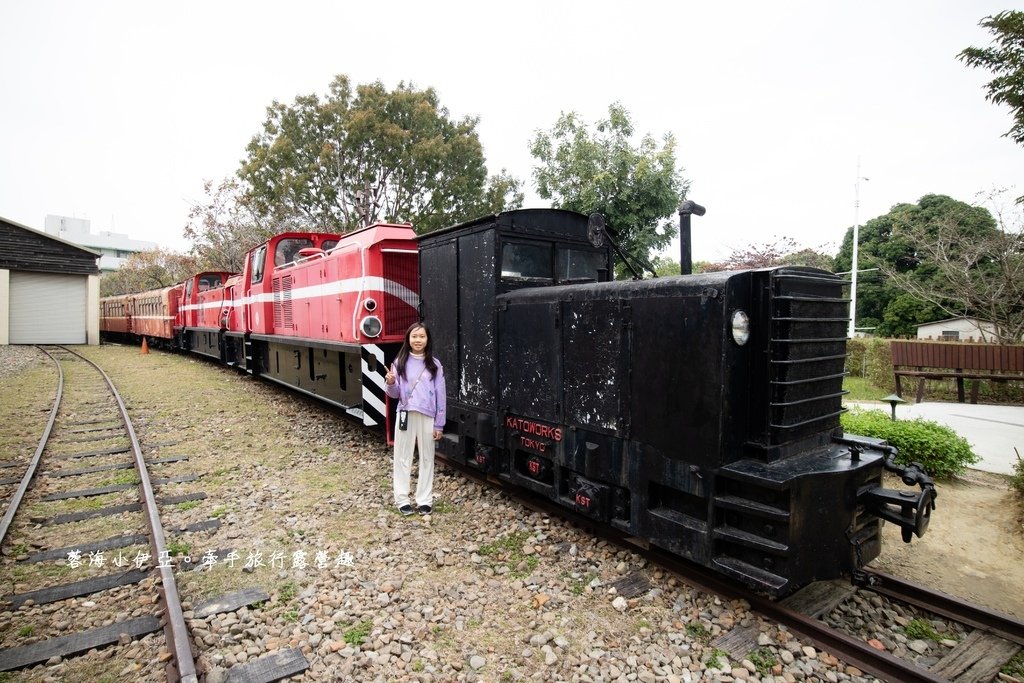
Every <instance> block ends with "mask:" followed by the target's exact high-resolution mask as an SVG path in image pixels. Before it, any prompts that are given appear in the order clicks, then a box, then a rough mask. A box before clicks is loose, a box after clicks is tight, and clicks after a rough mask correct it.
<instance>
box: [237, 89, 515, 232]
mask: <svg viewBox="0 0 1024 683" xmlns="http://www.w3.org/2000/svg"><path fill="white" fill-rule="evenodd" d="M476 126H477V119H475V118H471V117H465V118H463V119H461V120H453V119H452V118H451V117H450V116H449V114H448V110H447V109H446V108H444V107H442V106H441V104H440V102H439V99H438V96H437V93H436V92H435V91H434V90H433V89H432V88H427V89H426V90H419V89H417V88H415V87H414V86H413V85H412V84H409V85H406V84H405V83H399V85H398V87H397V88H395V89H394V90H390V91H389V90H387V89H386V88H385V87H384V85H383V84H382V83H380V82H379V81H378V82H375V83H370V84H366V85H359V86H356V87H355V88H354V89H353V87H352V85H351V83H350V82H349V79H348V77H346V76H344V75H339V76H337V77H335V79H334V81H333V82H332V83H331V85H330V88H329V90H328V93H327V95H326V97H325V98H323V99H321V98H320V97H319V96H317V95H316V94H311V95H304V96H300V97H297V98H296V99H295V102H294V104H292V105H285V104H282V103H280V102H277V101H275V102H273V104H271V105H270V107H268V108H267V119H266V121H265V122H264V124H263V130H262V131H261V132H260V133H259V134H258V135H256V136H254V137H253V138H252V141H251V142H250V143H249V145H248V147H247V152H248V157H247V158H246V159H245V160H244V161H243V163H242V166H241V169H240V170H239V173H238V175H239V177H240V178H241V179H242V180H243V181H244V182H245V183H246V195H247V197H248V199H249V201H250V205H251V206H252V208H253V209H254V210H255V211H257V212H258V213H259V214H261V215H263V216H277V217H278V218H280V217H289V218H291V219H293V220H296V221H299V222H301V223H303V224H306V225H308V226H309V227H310V228H312V229H320V230H325V231H338V232H347V231H349V230H353V229H355V228H358V227H361V226H363V225H368V224H370V223H373V222H376V221H388V222H411V223H412V224H413V225H414V226H415V228H416V229H417V230H418V231H420V232H425V231H428V230H432V229H435V228H438V227H443V226H446V225H450V224H452V223H455V222H459V221H461V220H465V219H469V218H473V217H476V216H478V215H480V214H485V213H494V212H497V211H501V210H503V209H505V208H516V207H518V206H520V205H521V204H522V200H523V196H522V193H521V192H520V181H518V180H517V179H515V178H514V177H512V176H510V175H509V174H507V173H505V172H504V171H502V172H501V173H500V174H498V175H497V176H494V177H492V178H490V179H488V177H487V168H486V165H485V162H484V155H483V147H482V146H481V144H480V139H479V136H478V135H477V132H476Z"/></svg>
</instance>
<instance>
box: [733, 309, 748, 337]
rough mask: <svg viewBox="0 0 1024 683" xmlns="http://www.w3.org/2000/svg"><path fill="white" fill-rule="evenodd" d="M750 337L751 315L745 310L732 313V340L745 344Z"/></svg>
mask: <svg viewBox="0 0 1024 683" xmlns="http://www.w3.org/2000/svg"><path fill="white" fill-rule="evenodd" d="M748 339H750V317H749V316H748V315H747V314H746V313H744V312H743V311H735V312H734V313H733V314H732V340H733V341H734V342H736V343H737V344H738V345H739V346H743V345H744V344H746V343H747V340H748Z"/></svg>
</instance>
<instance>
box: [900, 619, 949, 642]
mask: <svg viewBox="0 0 1024 683" xmlns="http://www.w3.org/2000/svg"><path fill="white" fill-rule="evenodd" d="M903 632H904V633H906V634H907V637H908V638H913V639H915V640H933V641H935V642H938V641H939V640H941V639H942V636H940V635H939V634H938V632H936V630H935V628H934V627H933V626H932V625H931V623H930V622H928V621H925V620H924V619H911V620H910V623H909V624H907V625H906V626H904V627H903Z"/></svg>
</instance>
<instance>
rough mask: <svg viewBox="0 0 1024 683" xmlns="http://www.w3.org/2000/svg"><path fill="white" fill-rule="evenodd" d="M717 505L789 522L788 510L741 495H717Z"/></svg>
mask: <svg viewBox="0 0 1024 683" xmlns="http://www.w3.org/2000/svg"><path fill="white" fill-rule="evenodd" d="M715 505H716V506H718V507H720V508H724V509H726V510H736V511H737V512H746V513H749V514H752V515H756V516H758V517H763V518H765V519H770V520H772V521H774V522H782V523H787V522H789V512H788V511H786V510H782V509H780V508H777V507H772V506H771V505H765V504H764V503H758V502H757V501H753V500H749V499H747V498H740V497H739V496H715Z"/></svg>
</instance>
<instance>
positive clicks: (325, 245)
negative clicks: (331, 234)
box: [320, 240, 338, 251]
mask: <svg viewBox="0 0 1024 683" xmlns="http://www.w3.org/2000/svg"><path fill="white" fill-rule="evenodd" d="M336 246H338V240H324V241H323V242H321V243H320V248H321V249H323V250H324V251H330V250H331V249H334V248H335V247H336Z"/></svg>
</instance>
